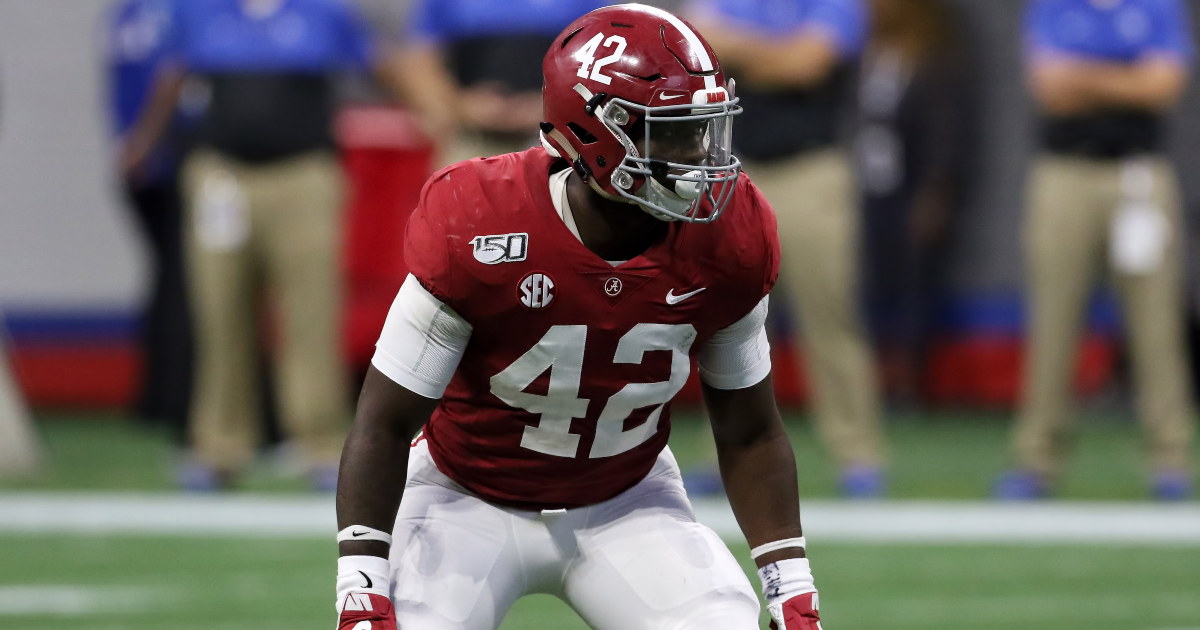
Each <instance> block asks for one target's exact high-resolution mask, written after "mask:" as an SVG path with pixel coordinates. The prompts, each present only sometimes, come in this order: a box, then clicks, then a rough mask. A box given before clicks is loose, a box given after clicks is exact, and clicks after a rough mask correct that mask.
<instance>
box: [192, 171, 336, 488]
mask: <svg viewBox="0 0 1200 630" xmlns="http://www.w3.org/2000/svg"><path fill="white" fill-rule="evenodd" d="M183 177H184V180H183V183H184V193H185V197H186V206H187V208H186V220H185V228H184V231H185V239H186V244H187V257H188V258H187V261H188V265H189V269H188V271H189V274H190V280H191V290H192V296H193V304H194V305H195V306H194V308H195V311H196V313H195V315H196V317H195V319H196V355H197V366H196V367H197V375H196V389H195V401H194V402H193V405H192V421H191V431H192V439H193V444H194V448H195V454H196V457H197V458H198V459H199V460H200V461H201V462H203V463H206V464H209V465H211V466H214V467H216V468H218V469H221V470H233V469H236V468H237V467H238V466H240V465H242V464H244V463H246V462H247V461H248V460H249V459H251V458H252V457H253V455H254V450H255V447H256V446H257V444H258V440H259V435H258V433H259V432H258V429H259V425H260V421H259V419H258V414H257V410H258V409H259V401H258V371H257V369H256V361H255V356H256V352H257V348H258V337H257V335H256V331H257V329H258V325H257V324H258V317H257V314H258V306H259V305H260V304H261V303H262V301H263V300H261V299H260V298H261V295H262V294H264V293H265V294H266V295H269V296H270V297H271V298H272V301H273V303H274V304H277V305H278V307H279V308H278V309H277V312H278V314H279V315H280V321H279V322H278V323H279V328H278V330H279V333H280V334H279V338H278V342H279V343H278V344H277V346H278V347H277V352H276V356H277V357H278V361H277V370H276V377H277V383H278V387H277V391H276V396H277V400H278V403H279V409H280V416H281V421H282V424H283V428H284V430H285V431H286V433H287V435H288V437H289V438H290V439H291V440H293V441H294V442H295V443H296V444H297V445H298V446H299V447H300V448H301V450H302V452H303V454H304V455H305V456H306V457H307V458H308V459H309V461H310V462H311V463H313V464H319V465H326V464H333V463H335V462H336V461H337V459H338V457H339V454H340V452H341V447H342V442H343V440H344V437H345V432H346V430H347V428H348V420H349V417H348V414H347V409H346V397H345V387H346V383H345V380H344V376H343V372H342V370H343V368H342V363H341V358H340V355H339V346H338V339H339V335H338V330H339V329H338V312H339V307H340V302H341V299H340V298H341V293H340V287H339V280H338V261H339V256H338V254H339V243H340V240H341V239H340V236H341V231H342V230H341V222H340V218H341V205H342V178H341V171H340V167H339V165H338V164H337V162H336V160H335V158H334V157H333V156H331V155H326V154H323V153H313V154H306V155H302V156H299V157H296V158H292V159H288V160H284V161H280V162H276V163H271V164H266V165H249V164H242V163H238V162H235V161H232V160H229V159H226V158H224V157H222V156H220V155H217V154H216V153H212V152H200V153H197V154H196V155H194V156H193V157H191V158H190V159H189V160H188V161H187V163H186V164H185V166H184V172H183ZM260 289H266V291H261V290H260Z"/></svg>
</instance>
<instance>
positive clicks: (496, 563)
mask: <svg viewBox="0 0 1200 630" xmlns="http://www.w3.org/2000/svg"><path fill="white" fill-rule="evenodd" d="M409 458H410V459H409V480H408V484H407V486H406V487H405V490H404V499H403V500H402V501H401V503H400V513H399V515H398V517H397V519H396V527H395V530H394V534H393V535H394V540H393V542H392V554H391V558H390V560H391V565H392V602H393V603H394V604H395V607H396V621H397V624H398V626H399V628H400V629H401V630H409V629H420V630H493V629H494V628H497V627H499V626H500V623H501V622H502V621H503V620H504V615H505V614H507V613H508V610H509V608H511V607H512V605H513V603H514V602H515V601H517V599H519V598H520V597H521V596H522V595H524V594H525V593H526V592H527V590H528V588H529V581H530V580H529V575H528V573H527V571H526V564H525V562H524V558H523V557H522V552H523V550H522V549H521V545H520V541H519V540H518V539H519V538H520V537H521V535H522V533H523V532H522V530H523V525H524V524H523V523H522V522H520V519H514V517H513V515H512V513H510V512H509V511H506V510H504V509H501V508H498V507H496V506H493V505H489V504H488V503H486V502H484V501H481V500H480V499H478V498H477V497H474V496H472V495H470V494H468V493H467V492H465V491H463V490H462V489H461V488H460V487H458V486H457V484H455V483H454V482H453V481H451V480H450V479H449V478H447V477H446V476H445V475H443V474H442V473H441V472H439V471H438V470H437V468H436V467H435V466H434V465H433V461H432V459H430V457H429V454H428V447H427V445H425V444H424V443H421V444H418V446H416V447H414V448H413V449H412V450H411V452H410V455H409Z"/></svg>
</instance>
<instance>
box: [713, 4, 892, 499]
mask: <svg viewBox="0 0 1200 630" xmlns="http://www.w3.org/2000/svg"><path fill="white" fill-rule="evenodd" d="M689 15H690V18H691V19H692V20H693V21H694V23H695V25H696V27H697V28H698V29H699V30H700V31H701V32H703V33H704V35H705V37H706V38H708V41H709V42H710V43H711V44H712V46H713V48H714V49H715V50H716V52H717V55H718V56H719V57H720V58H721V64H722V66H723V67H724V68H725V70H726V72H728V73H729V74H730V75H732V77H733V78H734V79H736V80H737V96H738V97H739V98H741V101H742V106H743V107H744V108H745V113H744V114H742V115H741V116H739V117H738V119H737V121H736V124H734V150H735V154H736V155H737V156H738V157H739V158H741V159H742V161H743V162H744V163H745V171H746V173H747V174H749V175H750V177H751V178H753V180H754V182H755V183H756V184H757V185H758V186H759V188H761V189H762V191H763V193H764V194H765V195H766V197H767V199H768V200H769V201H770V202H771V205H772V206H773V207H774V208H775V214H776V216H777V217H778V221H779V237H780V241H781V243H782V246H783V266H782V269H781V276H780V284H781V285H782V286H783V288H784V291H785V295H786V296H787V298H788V299H789V300H791V303H790V306H792V308H791V309H790V312H791V313H794V314H797V315H798V316H799V317H798V318H799V320H800V326H801V329H802V336H803V341H804V350H805V353H804V356H805V360H806V365H807V367H808V372H809V374H810V375H811V376H812V383H813V385H814V390H813V393H814V397H815V401H814V413H813V416H814V418H815V420H816V426H817V428H818V430H819V432H820V434H821V436H822V437H823V438H824V440H825V442H826V443H827V444H828V446H829V448H830V449H831V450H832V452H833V455H834V457H835V458H836V460H837V463H838V465H839V466H840V469H841V477H840V488H841V491H842V492H843V494H845V495H847V496H851V497H872V496H878V495H881V494H883V492H884V491H885V475H884V468H883V467H884V454H883V436H882V429H881V426H880V419H879V402H878V393H877V391H876V375H875V366H874V364H873V362H872V359H871V353H870V349H869V347H868V345H867V341H866V338H865V334H864V329H863V326H862V322H861V319H860V313H859V308H858V302H857V300H856V296H857V291H858V287H859V285H858V257H859V247H860V241H859V207H858V206H859V200H858V198H857V194H856V184H855V182H854V177H853V174H852V170H851V166H850V158H849V156H848V155H847V152H846V151H845V150H844V149H843V148H842V147H841V146H839V140H840V139H841V138H840V135H841V134H840V133H839V132H840V131H841V130H842V128H843V116H842V114H843V113H844V112H845V111H846V110H847V109H848V108H849V106H850V101H849V99H848V98H847V96H848V95H849V94H850V93H852V91H853V90H852V81H853V78H852V77H853V67H854V65H855V64H856V63H857V60H858V57H859V55H860V54H861V53H862V50H863V46H864V45H865V43H866V39H867V34H868V33H867V29H868V21H869V19H868V17H869V16H868V7H867V6H866V5H865V4H864V3H863V2H862V1H861V0H698V1H696V2H693V3H691V4H690V6H689Z"/></svg>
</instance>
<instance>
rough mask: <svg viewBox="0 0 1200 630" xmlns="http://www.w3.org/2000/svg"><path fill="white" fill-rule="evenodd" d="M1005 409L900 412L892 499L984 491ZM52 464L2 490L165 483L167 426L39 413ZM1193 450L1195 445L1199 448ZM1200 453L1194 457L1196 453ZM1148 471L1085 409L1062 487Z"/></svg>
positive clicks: (1130, 435) (681, 417) (1125, 479)
mask: <svg viewBox="0 0 1200 630" xmlns="http://www.w3.org/2000/svg"><path fill="white" fill-rule="evenodd" d="M787 420H788V431H789V433H790V434H791V435H792V441H793V444H794V446H795V449H796V458H797V464H798V466H799V474H800V490H801V494H802V496H804V497H829V496H834V494H835V488H834V481H835V475H836V472H835V470H834V469H833V466H832V465H831V464H830V461H829V458H828V457H827V455H826V454H825V452H824V451H823V450H822V449H821V447H820V445H819V444H818V443H817V440H816V438H815V436H814V435H813V432H812V429H811V427H810V425H809V424H808V423H807V422H806V421H805V420H804V419H803V418H800V417H797V416H788V417H787ZM1007 422H1008V417H1007V416H1002V415H998V414H995V415H985V414H974V415H938V416H931V417H920V418H917V417H912V418H902V419H899V420H896V421H893V422H891V423H890V425H889V426H888V440H889V443H890V448H891V457H892V471H891V475H892V492H891V496H892V497H893V498H901V499H904V498H936V499H982V498H986V496H987V492H988V487H989V485H990V483H991V481H992V479H993V478H994V477H995V475H996V474H998V473H999V472H1001V471H1002V470H1004V468H1005V466H1006V465H1007V463H1008V460H1007V449H1008V443H1009V432H1008V429H1009V427H1008V424H1007ZM40 426H41V427H42V432H43V435H44V436H45V440H46V443H47V447H48V449H49V451H50V454H51V465H50V466H49V467H48V470H47V471H46V472H45V473H44V474H43V475H41V476H39V477H36V478H33V479H28V480H21V481H0V489H46V490H50V489H71V490H88V489H97V490H101V489H102V490H117V489H120V490H170V489H172V485H171V468H172V465H173V462H174V459H175V457H176V456H177V455H176V453H175V451H174V449H173V447H172V445H171V442H170V440H169V439H168V437H167V435H166V432H165V431H163V430H161V429H159V428H155V427H148V426H145V425H138V424H134V423H130V422H129V421H128V420H126V419H124V418H120V417H112V416H109V417H104V416H100V417H86V418H85V417H79V416H51V417H46V418H44V419H43V422H41V424H40ZM708 431H709V430H708V427H707V423H705V422H704V421H703V420H702V419H700V418H699V417H698V416H697V415H696V414H695V413H687V412H683V413H677V414H676V420H675V422H674V428H673V430H672V435H671V448H672V449H673V450H674V451H675V456H676V457H677V458H678V459H679V463H680V466H681V467H683V468H684V469H685V470H686V469H687V468H688V467H689V466H692V465H697V464H703V463H705V462H711V461H712V460H713V458H714V457H715V455H714V454H713V448H712V438H711V437H709V432H708ZM1198 455H1200V449H1198ZM1198 459H1200V457H1198ZM295 472H296V471H295V470H294V469H292V468H291V467H289V466H287V465H286V464H280V463H279V462H278V458H275V459H272V458H266V459H265V461H264V462H263V463H260V464H259V465H257V466H255V467H254V468H253V469H252V470H251V471H249V472H248V474H247V475H246V478H245V479H243V480H242V481H241V483H240V486H239V487H240V488H243V489H246V490H253V491H257V492H271V491H280V492H295V491H303V490H304V484H303V482H302V479H301V478H299V476H298V475H297V474H295ZM1146 474H1147V473H1146V471H1145V466H1144V457H1143V452H1142V437H1141V433H1140V431H1139V430H1138V427H1137V426H1136V425H1134V424H1132V423H1131V422H1129V421H1128V420H1127V419H1123V418H1121V417H1117V416H1088V417H1085V418H1084V422H1083V431H1082V434H1081V437H1080V443H1079V448H1078V450H1077V453H1076V457H1074V458H1073V460H1072V461H1071V466H1070V468H1069V469H1068V472H1067V478H1066V480H1065V482H1064V485H1063V488H1062V489H1061V493H1060V496H1062V497H1064V498H1072V499H1144V498H1146V496H1147V495H1146Z"/></svg>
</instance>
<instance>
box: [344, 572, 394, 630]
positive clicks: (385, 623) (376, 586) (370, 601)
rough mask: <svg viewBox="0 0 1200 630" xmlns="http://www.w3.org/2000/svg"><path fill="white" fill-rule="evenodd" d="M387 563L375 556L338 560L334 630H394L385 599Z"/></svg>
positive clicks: (389, 603) (390, 611)
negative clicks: (336, 617) (336, 615)
mask: <svg viewBox="0 0 1200 630" xmlns="http://www.w3.org/2000/svg"><path fill="white" fill-rule="evenodd" d="M389 573H390V570H389V568H388V561H387V559H385V558H377V557H375V556H342V557H341V558H338V578H337V612H338V625H337V630H397V628H396V609H395V608H393V607H392V600H390V599H388V591H389V590H390V589H389V587H388V574H389Z"/></svg>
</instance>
